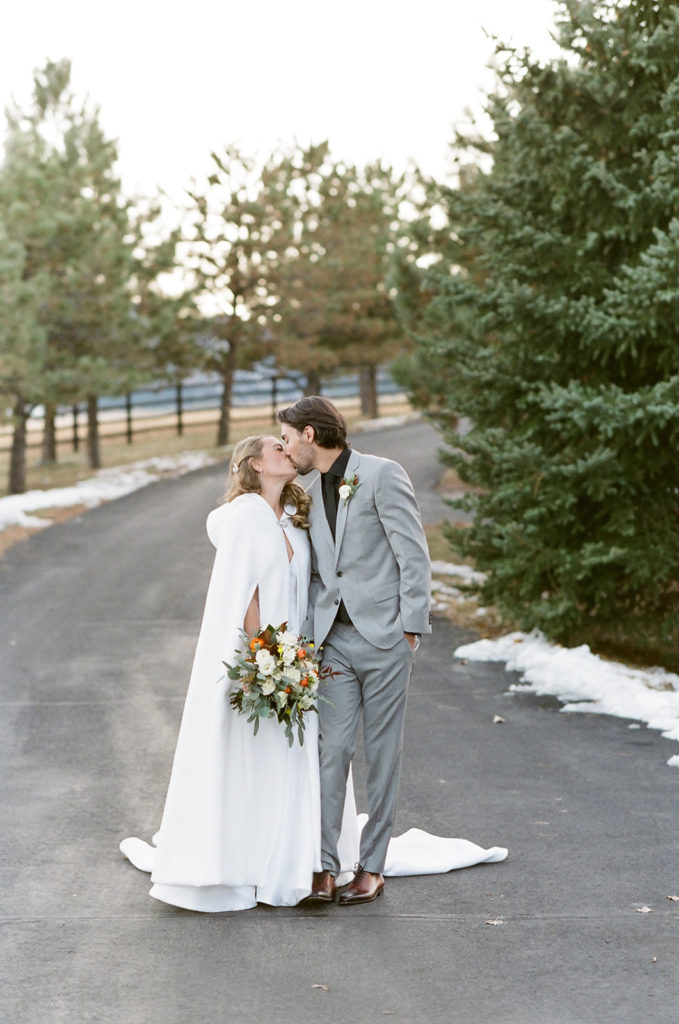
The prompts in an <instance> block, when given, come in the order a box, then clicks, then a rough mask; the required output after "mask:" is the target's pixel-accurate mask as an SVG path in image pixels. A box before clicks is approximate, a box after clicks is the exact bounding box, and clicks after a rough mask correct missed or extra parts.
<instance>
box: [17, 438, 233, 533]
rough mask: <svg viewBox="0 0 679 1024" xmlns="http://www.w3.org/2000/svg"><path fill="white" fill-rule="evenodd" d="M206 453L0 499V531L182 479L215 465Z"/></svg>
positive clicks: (141, 464) (37, 523)
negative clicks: (46, 513) (164, 478)
mask: <svg viewBox="0 0 679 1024" xmlns="http://www.w3.org/2000/svg"><path fill="white" fill-rule="evenodd" d="M214 461H215V460H214V459H213V458H212V456H210V455H208V454H207V453H206V452H182V453H181V454H180V455H173V456H158V457H155V458H151V459H144V460H142V461H141V462H133V463H132V464H131V465H129V466H119V467H115V468H112V469H102V470H100V471H99V472H98V473H97V475H96V476H93V477H90V478H89V479H87V480H80V481H79V482H78V483H77V484H74V485H73V486H72V487H53V488H48V489H47V490H36V491H26V493H25V494H9V495H7V497H5V498H0V530H4V529H6V528H7V527H8V526H25V527H29V528H31V529H35V528H37V527H43V526H49V525H50V521H49V520H48V519H40V518H38V517H37V516H34V515H31V513H32V512H37V511H39V510H40V509H45V508H70V507H72V506H73V505H85V506H86V507H87V508H94V507H95V506H96V505H99V504H101V502H103V501H112V500H113V499H114V498H121V497H122V496H123V495H125V494H131V493H132V491H137V490H139V488H141V487H146V486H147V485H148V484H152V483H155V482H156V481H157V480H159V479H160V476H161V475H164V474H172V475H173V476H182V475H183V474H184V473H190V472H191V471H192V470H194V469H200V468H201V467H203V466H209V465H212V464H213V463H214Z"/></svg>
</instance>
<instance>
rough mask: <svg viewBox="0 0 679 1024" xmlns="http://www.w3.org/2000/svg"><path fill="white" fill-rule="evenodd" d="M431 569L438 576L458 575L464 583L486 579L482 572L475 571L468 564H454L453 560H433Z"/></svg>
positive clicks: (481, 581) (479, 581) (480, 581)
mask: <svg viewBox="0 0 679 1024" xmlns="http://www.w3.org/2000/svg"><path fill="white" fill-rule="evenodd" d="M431 571H432V573H436V574H437V575H438V576H459V578H460V579H461V580H464V581H465V583H483V582H484V581H485V579H486V574H485V573H484V572H477V571H476V569H472V568H471V566H469V565H456V564H455V563H454V562H441V561H433V562H432V563H431Z"/></svg>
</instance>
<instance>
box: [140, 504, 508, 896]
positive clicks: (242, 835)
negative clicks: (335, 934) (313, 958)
mask: <svg viewBox="0 0 679 1024" xmlns="http://www.w3.org/2000/svg"><path fill="white" fill-rule="evenodd" d="M290 511H292V510H288V511H286V513H285V514H284V516H283V518H282V519H281V520H278V519H277V517H276V515H275V513H274V512H273V510H272V508H271V507H270V505H269V504H268V503H267V502H266V501H265V499H264V498H262V497H261V496H260V495H258V494H243V495H240V496H239V497H237V498H236V499H234V501H232V502H229V503H227V504H225V505H222V506H221V507H220V508H218V509H215V510H214V511H213V512H211V513H210V515H209V516H208V521H207V529H208V535H209V537H210V540H211V541H212V543H213V544H214V545H215V547H216V549H217V552H216V556H215V563H214V567H213V570H212V576H211V579H210V585H209V588H208V593H207V598H206V602H205V611H204V614H203V622H202V625H201V630H200V634H199V638H198V644H197V647H196V654H195V658H194V663H193V669H192V672H191V679H190V683H189V688H188V692H187V696H186V703H185V706H184V713H183V716H182V722H181V726H180V730H179V737H178V740H177V748H176V752H175V757H174V763H173V766H172V773H171V777H170V784H169V788H168V793H167V798H166V801H165V809H164V811H163V816H162V821H161V826H160V830H159V832H158V833H157V835H156V836H154V839H153V845H151V844H148V843H146V842H144V841H143V840H141V839H137V838H135V837H131V838H128V839H124V840H123V841H122V843H121V844H120V849H121V852H122V853H123V854H124V855H125V856H126V857H127V858H128V860H130V861H131V863H132V864H134V865H135V867H137V868H139V869H140V870H142V871H147V872H150V873H151V881H152V883H153V884H152V888H151V891H150V894H151V896H153V897H155V898H156V899H158V900H162V901H163V902H165V903H170V904H173V905H174V906H178V907H184V908H186V909H188V910H198V911H206V912H218V911H230V910H246V909H249V908H251V907H254V906H256V904H257V903H267V904H271V905H272V906H293V905H295V904H297V903H299V902H300V901H301V900H302V899H304V898H305V897H306V896H308V895H309V892H310V885H311V876H312V873H313V872H314V871H320V869H321V864H320V784H319V773H318V718H317V716H316V715H313V714H312V715H310V716H309V717H308V721H307V726H306V732H305V737H304V744H303V745H302V746H300V745H299V744H298V743H297V742H295V743H294V745H293V746H292V747H290V746H289V745H288V741H287V739H286V736H285V732H284V730H283V728H282V727H281V726H280V725H279V723H278V722H277V721H276V719H266V720H264V721H262V722H261V723H260V728H259V732H258V734H257V736H255V735H254V733H253V726H252V724H249V723H248V722H247V720H246V718H245V716H241V715H238V714H237V713H236V712H235V711H234V710H233V709H232V708H231V706H230V705H229V701H228V690H229V685H230V682H229V680H228V679H227V677H226V673H225V669H224V665H223V662H225V661H226V662H229V661H232V660H233V655H234V653H235V651H236V648H237V647H238V644H239V632H238V631H239V629H240V628H242V625H243V620H244V618H245V612H246V610H247V608H248V606H249V604H250V601H251V599H252V597H253V594H254V592H255V589H256V588H259V607H260V621H261V623H262V625H267V624H271V625H273V626H279V625H280V624H281V623H282V622H285V621H287V623H288V628H289V629H290V630H291V631H293V632H297V633H298V632H299V630H300V627H301V624H302V622H303V621H304V618H305V613H306V603H307V594H308V585H309V567H310V556H309V540H308V536H307V534H306V532H305V531H304V530H301V529H298V528H297V527H295V526H294V525H293V524H292V521H291V519H290V514H289V512H290ZM286 536H287V539H288V541H289V543H290V546H291V548H292V551H293V557H292V559H289V555H288V548H287V545H286V543H285V537H286ZM364 821H365V817H364V816H361V817H358V816H357V814H356V806H355V801H354V792H353V785H352V780H351V776H350V778H349V783H348V786H347V797H346V801H345V812H344V820H343V825H342V835H341V839H340V848H339V856H340V861H341V865H342V871H343V872H344V871H346V872H350V871H351V870H352V869H353V867H354V865H355V864H356V862H357V860H358V850H359V840H360V829H361V826H362V824H363V822H364ZM506 856H507V851H506V850H505V849H503V848H501V847H493V848H492V849H489V850H484V849H482V848H481V847H479V846H476V845H475V844H474V843H470V842H468V841H467V840H463V839H444V838H440V837H438V836H431V835H429V834H428V833H426V832H422V831H420V830H419V829H410V831H409V832H406V833H405V835H403V836H400V837H398V838H393V839H392V840H391V842H390V844H389V852H388V855H387V864H386V866H385V874H388V875H410V874H428V873H438V872H443V871H450V870H452V869H453V868H460V867H468V866H470V865H472V864H478V863H481V862H492V861H499V860H504V858H505V857H506Z"/></svg>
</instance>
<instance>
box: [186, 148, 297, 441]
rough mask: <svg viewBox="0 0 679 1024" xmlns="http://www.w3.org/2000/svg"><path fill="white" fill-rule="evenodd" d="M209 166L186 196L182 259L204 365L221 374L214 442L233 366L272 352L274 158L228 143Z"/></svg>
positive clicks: (223, 436) (277, 199) (223, 431)
mask: <svg viewBox="0 0 679 1024" xmlns="http://www.w3.org/2000/svg"><path fill="white" fill-rule="evenodd" d="M212 165H213V166H212V172H211V174H210V175H209V176H208V179H207V182H206V183H205V185H204V186H203V187H202V188H199V187H198V186H197V185H196V186H194V187H193V188H192V189H191V190H190V192H189V196H190V198H191V201H192V207H191V209H190V211H189V216H190V218H191V228H190V232H189V237H188V240H187V245H186V250H185V262H186V265H187V266H188V267H189V268H190V270H191V272H192V274H193V281H194V293H195V295H196V301H197V303H198V307H199V308H200V310H201V312H202V314H203V316H204V320H205V327H206V332H205V338H206V340H205V344H204V366H205V367H206V368H207V369H209V370H212V371H214V372H216V373H218V374H219V375H220V377H221V380H222V401H221V413H220V419H219V425H218V429H217V444H218V445H225V444H226V443H227V442H228V439H229V417H230V412H231V401H232V392H233V383H234V374H235V371H236V370H237V369H250V368H251V367H252V366H253V365H254V364H255V363H256V362H257V361H258V360H260V359H263V358H264V357H265V356H267V355H269V354H270V353H271V350H272V340H273V338H272V334H271V331H270V327H269V318H270V314H271V307H272V304H273V298H272V291H271V269H272V266H273V265H274V264H275V262H276V261H277V258H278V253H277V246H278V242H277V239H278V237H279V233H280V231H281V227H282V224H281V220H280V217H281V197H282V194H281V191H280V190H281V187H284V179H281V177H280V161H279V159H278V158H277V157H276V156H273V157H271V158H270V160H269V161H268V162H267V163H266V164H265V166H264V167H260V166H258V164H257V162H256V161H255V160H254V159H252V158H251V157H249V156H247V155H245V154H243V153H242V152H241V151H240V150H239V149H238V147H236V146H227V147H225V149H224V151H223V152H221V153H213V154H212Z"/></svg>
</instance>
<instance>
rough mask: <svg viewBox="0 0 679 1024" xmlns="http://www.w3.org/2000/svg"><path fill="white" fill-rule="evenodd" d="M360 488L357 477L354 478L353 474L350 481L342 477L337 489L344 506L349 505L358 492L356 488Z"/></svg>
mask: <svg viewBox="0 0 679 1024" xmlns="http://www.w3.org/2000/svg"><path fill="white" fill-rule="evenodd" d="M360 486H361V485H360V484H359V482H358V477H357V476H356V474H355V473H354V475H353V476H352V478H351V479H349V478H348V477H346V476H345V477H342V482H341V483H340V489H339V496H340V498H342V500H343V501H344V504H345V505H348V504H349V502H350V501H351V499H352V498H353V496H354V495H355V494H356V491H357V490H358V488H359V487H360Z"/></svg>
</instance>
